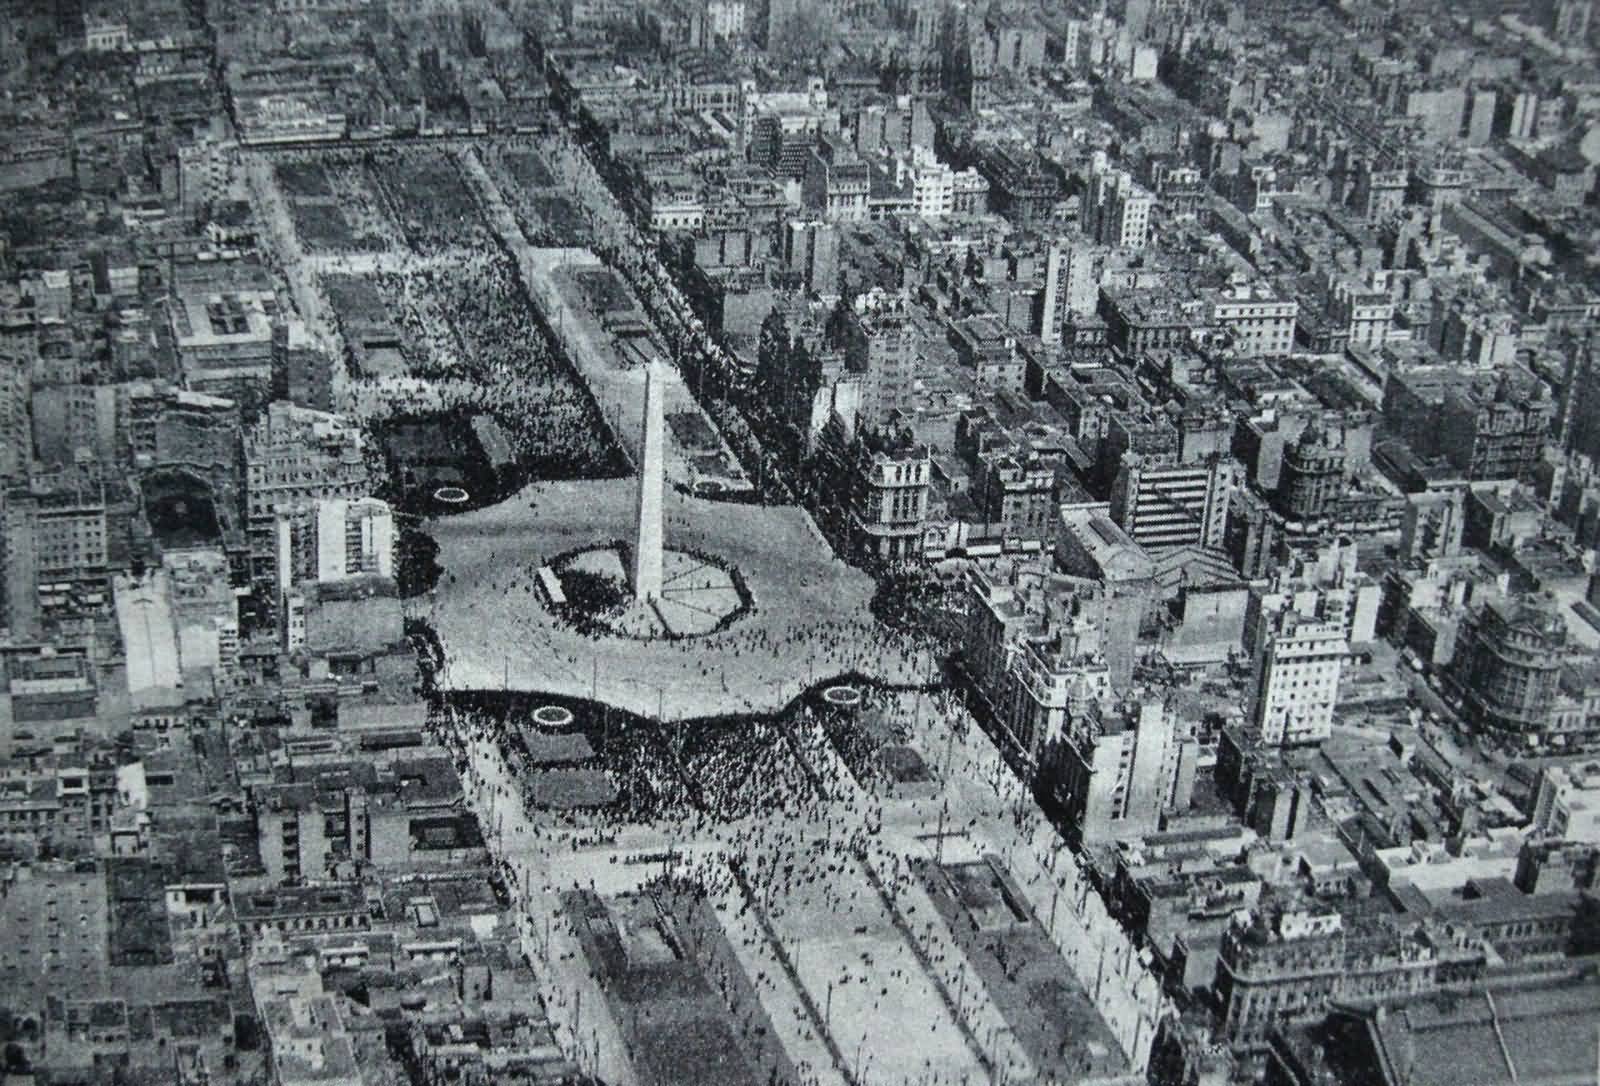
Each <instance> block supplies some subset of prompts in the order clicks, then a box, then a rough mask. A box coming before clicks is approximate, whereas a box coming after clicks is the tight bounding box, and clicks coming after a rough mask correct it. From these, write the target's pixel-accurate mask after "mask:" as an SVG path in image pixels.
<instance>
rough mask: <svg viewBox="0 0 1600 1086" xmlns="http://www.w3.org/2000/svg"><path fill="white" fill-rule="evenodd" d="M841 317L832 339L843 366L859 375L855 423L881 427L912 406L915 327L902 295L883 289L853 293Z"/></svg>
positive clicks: (871, 427)
mask: <svg viewBox="0 0 1600 1086" xmlns="http://www.w3.org/2000/svg"><path fill="white" fill-rule="evenodd" d="M842 317H843V319H842V320H840V321H838V322H836V323H835V326H834V328H833V330H832V331H833V338H834V340H835V344H836V346H838V347H840V348H842V349H843V351H844V357H845V365H846V367H847V368H848V369H849V370H850V371H851V372H852V373H855V374H859V375H860V378H861V407H860V412H859V422H860V424H861V425H862V426H863V427H865V428H867V429H882V428H883V427H885V426H887V425H888V423H889V418H890V416H892V415H893V414H894V413H895V412H897V411H898V412H903V413H909V412H911V411H912V410H913V409H914V408H915V407H916V376H917V354H918V346H919V344H918V341H917V331H916V325H915V324H914V323H913V322H912V320H911V315H910V312H909V310H908V306H907V302H906V299H905V297H904V296H903V295H900V294H892V293H889V292H888V291H883V290H872V291H868V292H866V293H865V294H862V295H859V296H858V297H857V298H856V299H855V302H854V304H853V306H852V307H851V309H850V310H849V311H848V312H847V313H844V314H842Z"/></svg>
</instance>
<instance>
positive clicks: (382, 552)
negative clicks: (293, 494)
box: [277, 498, 395, 592]
mask: <svg viewBox="0 0 1600 1086" xmlns="http://www.w3.org/2000/svg"><path fill="white" fill-rule="evenodd" d="M394 537H395V531H394V513H393V511H392V510H391V509H390V508H389V505H388V503H387V502H384V501H382V500H380V499H378V498H359V499H355V500H351V499H348V498H327V499H323V500H320V501H315V502H312V503H310V504H309V505H304V506H299V507H297V508H294V509H288V510H280V512H279V513H278V523H277V571H278V572H277V583H278V590H279V591H280V592H285V591H288V590H289V589H290V588H292V587H293V586H294V585H297V584H300V583H303V582H305V581H342V580H344V579H345V578H348V577H357V576H361V575H363V574H371V573H375V574H377V575H379V576H381V577H392V576H394Z"/></svg>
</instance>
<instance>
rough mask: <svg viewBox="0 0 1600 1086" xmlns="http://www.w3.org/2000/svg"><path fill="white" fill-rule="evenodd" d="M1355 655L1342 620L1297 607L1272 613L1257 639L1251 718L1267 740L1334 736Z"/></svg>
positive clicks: (1293, 741) (1279, 741)
mask: <svg viewBox="0 0 1600 1086" xmlns="http://www.w3.org/2000/svg"><path fill="white" fill-rule="evenodd" d="M1349 655H1350V645H1349V643H1348V642H1347V641H1346V640H1345V634H1344V628H1343V626H1342V625H1341V624H1339V623H1335V622H1324V621H1318V620H1315V619H1307V618H1306V617H1305V616H1304V615H1302V614H1300V613H1299V612H1297V611H1283V612H1280V613H1279V614H1277V615H1274V616H1272V618H1271V620H1270V623H1269V625H1268V627H1267V629H1266V630H1265V631H1264V632H1263V633H1262V634H1261V635H1260V637H1259V638H1258V639H1257V646H1256V652H1255V674H1254V678H1253V680H1252V683H1251V694H1250V719H1251V721H1252V722H1253V723H1254V725H1255V726H1256V727H1257V728H1258V729H1259V730H1260V732H1261V739H1262V742H1264V743H1268V744H1274V745H1277V744H1282V745H1297V744H1301V743H1320V742H1321V741H1322V740H1324V739H1326V738H1328V736H1329V735H1330V734H1331V733H1332V730H1333V709H1334V706H1335V705H1336V704H1337V703H1338V700H1339V676H1340V673H1341V672H1342V671H1343V669H1344V662H1345V659H1346V657H1348V656H1349Z"/></svg>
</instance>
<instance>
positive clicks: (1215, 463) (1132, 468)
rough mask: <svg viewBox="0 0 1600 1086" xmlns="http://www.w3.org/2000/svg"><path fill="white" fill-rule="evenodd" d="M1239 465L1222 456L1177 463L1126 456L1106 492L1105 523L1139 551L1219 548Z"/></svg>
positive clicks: (1130, 454) (1152, 457) (1144, 456)
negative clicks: (1108, 516) (1113, 523)
mask: <svg viewBox="0 0 1600 1086" xmlns="http://www.w3.org/2000/svg"><path fill="white" fill-rule="evenodd" d="M1238 482H1239V465H1238V464H1237V463H1236V462H1235V461H1233V460H1231V459H1226V458H1222V457H1217V458H1213V459H1211V460H1209V461H1205V462H1200V463H1183V462H1181V461H1179V460H1178V459H1176V458H1175V457H1156V456H1147V455H1144V454H1141V453H1136V452H1129V453H1125V454H1124V455H1123V457H1122V467H1121V469H1120V470H1119V471H1118V472H1117V476H1116V480H1115V482H1114V483H1113V484H1112V488H1111V518H1112V519H1113V520H1114V521H1116V522H1117V524H1118V525H1120V526H1121V527H1122V528H1123V529H1125V530H1126V531H1127V533H1128V534H1129V535H1130V536H1132V537H1133V539H1134V541H1135V542H1137V543H1138V544H1139V545H1140V546H1142V547H1144V548H1146V549H1148V550H1151V551H1161V550H1170V549H1173V548H1176V547H1190V546H1198V547H1210V548H1214V549H1221V547H1222V545H1223V542H1224V539H1225V535H1226V531H1227V526H1228V502H1229V498H1230V496H1231V495H1232V493H1233V490H1234V487H1235V486H1237V485H1238Z"/></svg>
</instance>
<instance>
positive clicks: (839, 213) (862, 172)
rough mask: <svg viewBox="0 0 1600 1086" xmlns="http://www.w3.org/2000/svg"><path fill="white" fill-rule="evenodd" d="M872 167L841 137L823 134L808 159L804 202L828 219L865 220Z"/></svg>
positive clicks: (802, 194)
mask: <svg viewBox="0 0 1600 1086" xmlns="http://www.w3.org/2000/svg"><path fill="white" fill-rule="evenodd" d="M871 189H872V167H871V166H869V165H868V164H867V163H866V162H865V161H864V160H863V159H862V158H861V157H860V156H859V155H857V154H856V153H855V151H853V150H852V149H851V148H850V147H848V146H847V145H846V144H845V143H844V142H843V141H842V140H841V139H838V138H837V137H832V136H822V137H820V138H819V139H818V140H817V143H816V145H815V146H814V147H813V148H812V149H811V155H810V157H809V158H808V159H807V160H806V167H805V176H804V178H803V179H802V180H801V184H800V197H801V201H802V202H803V203H804V204H805V206H806V207H808V208H811V209H813V210H815V211H818V212H820V213H821V215H822V217H823V218H824V219H826V220H828V221H829V222H864V221H865V220H866V219H867V217H868V214H869V209H868V201H867V198H868V196H869V195H870V194H871Z"/></svg>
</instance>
